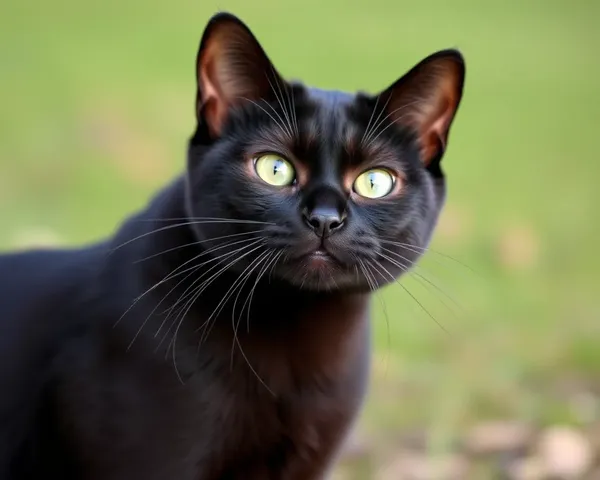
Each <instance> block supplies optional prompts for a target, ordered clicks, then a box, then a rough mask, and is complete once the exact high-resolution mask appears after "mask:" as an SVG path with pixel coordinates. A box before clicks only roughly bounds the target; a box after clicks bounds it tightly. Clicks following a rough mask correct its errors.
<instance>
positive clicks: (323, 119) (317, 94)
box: [306, 88, 358, 143]
mask: <svg viewBox="0 0 600 480" xmlns="http://www.w3.org/2000/svg"><path fill="white" fill-rule="evenodd" d="M306 98H307V100H308V101H309V102H310V104H311V105H312V107H313V108H312V115H310V118H308V125H309V129H311V130H314V131H313V132H311V133H312V135H309V137H312V139H313V140H321V141H323V140H325V141H331V140H334V139H335V140H337V141H338V142H342V143H347V142H350V143H352V141H353V139H354V137H355V136H356V135H357V133H358V131H357V128H356V127H357V126H356V124H355V123H354V122H352V121H351V119H350V116H349V115H348V113H349V110H350V109H351V108H352V106H353V105H354V103H355V101H356V97H355V95H352V94H350V93H347V92H341V91H337V90H323V89H318V88H308V89H307V90H306ZM310 127H312V128H310Z"/></svg>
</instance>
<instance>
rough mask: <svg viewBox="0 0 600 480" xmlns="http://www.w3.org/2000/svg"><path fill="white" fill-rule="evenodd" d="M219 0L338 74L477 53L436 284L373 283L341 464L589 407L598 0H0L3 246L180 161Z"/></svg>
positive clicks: (595, 346)
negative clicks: (353, 414)
mask: <svg viewBox="0 0 600 480" xmlns="http://www.w3.org/2000/svg"><path fill="white" fill-rule="evenodd" d="M219 9H224V10H229V11H232V12H234V13H236V14H238V15H239V16H241V17H242V18H243V19H244V20H245V21H246V22H247V23H248V24H249V26H250V27H251V28H252V29H253V31H254V32H255V34H256V36H257V37H258V39H259V40H260V41H261V42H262V44H263V46H264V47H265V49H266V50H267V52H268V54H269V55H270V57H271V59H272V60H273V61H274V63H275V64H276V65H277V67H278V69H279V70H280V71H281V72H282V73H283V74H284V75H285V76H287V77H294V78H301V79H303V80H304V81H306V82H307V83H310V84H313V85H316V86H319V87H324V88H336V89H344V90H356V89H363V90H368V91H372V92H374V91H377V90H379V89H381V88H382V87H385V86H387V85H388V84H389V83H390V82H391V81H393V80H394V79H396V78H397V77H399V76H400V75H402V74H403V73H404V72H405V71H406V70H407V69H408V68H410V67H411V66H412V65H413V64H414V63H416V62H417V61H419V60H420V59H421V58H423V57H425V56H426V55H428V54H430V53H432V52H433V51H435V50H438V49H442V48H447V47H458V48H459V49H461V50H462V52H463V53H464V55H465V57H466V61H467V80H466V89H465V95H464V99H463V103H462V105H461V108H460V110H459V113H458V116H457V118H456V121H455V124H454V127H453V130H452V132H451V137H450V142H449V149H448V151H447V154H446V157H445V159H444V164H445V170H446V173H447V175H448V178H449V199H448V204H447V206H446V209H445V210H444V214H443V217H442V219H441V222H440V225H439V228H438V230H437V233H436V236H435V238H434V242H433V245H432V248H433V250H435V252H431V253H429V254H428V255H427V256H426V257H425V258H424V259H423V262H422V263H421V266H420V267H419V268H418V269H417V270H416V272H417V273H418V274H420V275H422V276H423V277H426V278H427V279H428V280H429V281H430V282H431V283H433V284H435V287H433V286H432V285H431V284H430V283H427V282H426V281H424V280H423V277H420V276H418V275H412V276H411V277H408V278H406V279H404V281H403V285H404V286H405V287H406V288H407V289H408V290H409V291H410V292H411V294H412V295H414V297H416V298H417V299H418V301H419V302H420V303H421V305H422V306H423V307H424V308H421V306H420V305H419V304H418V303H417V302H416V301H415V300H414V299H413V298H412V297H411V296H410V295H408V294H407V293H406V291H405V290H403V289H402V288H401V287H399V286H393V287H389V288H388V289H387V290H385V291H384V292H383V294H382V295H380V297H379V300H376V301H375V303H374V307H375V309H376V318H377V322H376V325H375V336H376V351H375V358H374V362H373V382H372V388H371V394H370V397H369V401H368V404H367V407H366V409H365V411H364V415H363V417H362V419H361V422H360V423H359V425H358V428H357V433H356V437H355V439H354V444H355V447H356V448H354V450H353V452H354V453H353V454H352V455H350V456H349V458H348V459H347V460H345V463H346V464H348V465H350V466H351V468H349V469H347V470H346V473H345V474H344V475H346V476H348V478H401V477H400V476H394V475H395V474H393V473H389V471H390V469H392V468H394V467H393V464H394V462H395V460H394V458H395V456H397V455H396V454H397V452H398V451H399V450H402V449H405V448H408V447H406V442H407V440H406V439H405V436H406V435H407V434H410V435H412V436H414V437H418V439H419V440H418V441H417V443H423V445H422V446H417V447H414V448H416V449H424V450H425V451H426V452H428V455H433V456H435V455H443V454H445V453H447V452H449V451H455V450H454V449H455V448H459V447H456V445H457V444H456V443H455V442H456V440H460V439H461V438H464V436H465V435H467V434H468V432H469V431H470V429H471V428H473V426H476V425H481V424H482V422H488V421H491V420H493V421H497V422H517V423H518V424H519V425H533V426H535V427H536V428H537V427H539V428H544V427H547V426H550V425H568V426H571V428H575V429H577V430H578V431H581V432H588V431H589V429H591V428H594V426H595V425H597V422H598V421H599V420H600V417H599V410H598V408H597V407H598V405H597V404H598V398H599V397H598V394H599V393H600V381H599V380H600V377H599V376H598V374H599V373H600V348H599V339H600V302H599V301H598V296H599V295H600V289H599V285H600V275H599V274H598V270H599V269H600V254H599V253H598V251H597V249H598V237H599V234H600V213H598V208H599V207H600V203H599V200H600V198H599V197H600V195H599V194H598V193H597V192H598V190H597V187H598V185H597V184H598V181H599V180H600V161H599V159H598V157H597V154H596V152H597V135H598V131H597V129H598V127H599V126H600V87H599V79H598V75H600V57H599V56H598V47H600V28H598V20H600V2H595V1H592V0H588V1H586V0H575V1H572V2H567V1H552V0H547V1H541V0H531V1H522V2H519V1H517V0H510V1H509V0H507V1H504V2H483V1H482V2H477V1H475V0H470V1H454V2H448V1H438V2H430V1H423V2H402V1H399V0H396V1H393V0H371V1H369V2H358V1H342V0H327V1H326V2H322V3H321V2H317V1H313V0H304V1H301V2H292V1H275V0H262V1H254V2H251V1H248V0H246V1H243V0H235V1H234V0H221V1H220V2H216V1H212V0H210V1H209V0H206V1H202V2H200V1H196V2H192V1H189V0H170V1H168V2H165V1H163V2H161V1H158V0H119V1H117V0H104V1H103V2H82V1H75V0H53V1H42V0H38V1H34V0H29V1H27V0H3V1H2V2H1V4H0V109H1V110H0V112H1V114H0V219H1V225H2V226H1V227H0V247H1V248H2V249H9V248H17V247H20V248H22V247H26V246H32V245H41V244H44V245H63V244H81V243H83V242H87V241H91V240H94V239H98V238H100V237H103V236H106V235H108V234H110V233H111V232H112V231H113V230H114V229H115V227H116V226H117V224H118V223H119V222H120V221H121V220H122V219H123V218H124V217H125V216H126V215H128V214H130V213H131V212H133V211H134V210H136V209H138V208H141V207H143V205H144V204H145V202H147V201H148V199H149V198H150V196H151V195H152V194H153V192H155V191H156V190H157V189H158V188H160V187H161V186H162V185H163V184H166V183H167V181H168V180H169V179H170V178H172V176H173V175H176V174H178V173H179V172H180V171H181V169H182V167H183V165H184V156H185V149H186V142H187V140H188V136H189V135H190V134H191V132H192V128H193V125H194V114H193V113H194V107H193V105H194V95H195V84H194V82H195V78H194V62H195V55H196V48H197V46H198V42H199V39H200V35H201V33H202V30H203V28H204V25H205V24H206V21H207V20H208V18H209V16H210V15H211V14H213V13H214V12H215V11H217V10H219ZM449 257H452V258H449ZM384 306H385V308H384ZM425 310H427V312H429V313H427V312H426V311H425ZM430 314H431V316H430ZM431 317H434V319H432V318H431ZM438 324H439V325H438ZM440 325H441V327H440ZM586 402H587V403H586ZM356 445H358V446H356ZM411 448H412V447H411ZM459 449H460V448H459ZM355 461H356V462H358V463H356V464H354V463H352V462H355ZM359 467H360V468H359ZM496 468H500V467H497V465H496V464H494V462H488V463H486V462H483V463H481V465H479V464H478V466H477V468H476V469H475V470H472V471H471V473H469V474H468V478H501V477H495V476H494V475H496V474H497V473H494V472H495V470H494V469H496ZM382 472H388V473H387V475H388V476H387V477H386V476H385V475H386V473H382ZM339 473H340V475H342V473H343V469H340V470H339ZM352 475H353V476H354V477H352ZM402 478H404V477H402ZM406 478H408V477H406ZM415 478H416V477H415ZM440 478H442V477H440ZM443 478H445V477H443ZM465 478H466V477H465ZM590 478H591V477H590ZM594 478H595V477H594ZM599 478H600V477H599Z"/></svg>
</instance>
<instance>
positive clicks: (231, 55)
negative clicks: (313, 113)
mask: <svg viewBox="0 0 600 480" xmlns="http://www.w3.org/2000/svg"><path fill="white" fill-rule="evenodd" d="M196 73H197V81H198V93H197V98H196V113H197V116H198V121H199V122H202V123H205V124H206V126H207V127H208V130H209V132H210V135H211V136H212V137H213V138H214V137H218V136H219V135H220V134H221V130H222V128H223V125H224V124H225V122H226V120H227V116H228V115H229V113H230V112H231V109H232V108H234V107H235V106H236V105H239V104H241V103H243V102H259V101H260V100H271V99H272V96H273V95H274V91H273V89H274V88H284V86H285V85H286V83H285V82H284V81H283V79H282V78H281V76H280V75H279V74H278V73H277V71H276V70H275V68H274V67H273V64H272V63H271V61H270V60H269V58H268V57H267V55H266V54H265V52H264V50H263V48H262V47H261V46H260V44H259V43H258V40H256V38H255V37H254V35H253V34H252V32H251V31H250V29H249V28H248V27H247V26H246V25H245V24H244V23H243V22H242V21H241V20H240V19H239V18H237V17H236V16H234V15H232V14H230V13H226V12H224V13H218V14H216V15H214V16H213V17H212V18H211V19H210V20H209V22H208V25H207V26H206V29H205V30H204V34H203V36H202V40H201V42H200V48H199V50H198V57H197V61H196Z"/></svg>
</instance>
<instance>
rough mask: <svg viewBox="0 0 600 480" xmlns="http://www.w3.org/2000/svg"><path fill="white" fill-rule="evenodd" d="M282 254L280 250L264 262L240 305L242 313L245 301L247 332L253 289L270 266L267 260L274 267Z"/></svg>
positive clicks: (247, 329) (248, 330)
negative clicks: (244, 300)
mask: <svg viewBox="0 0 600 480" xmlns="http://www.w3.org/2000/svg"><path fill="white" fill-rule="evenodd" d="M282 255H283V250H282V251H280V252H279V253H278V254H276V255H275V256H274V258H273V259H272V260H270V261H267V262H265V266H264V268H263V269H262V270H261V271H260V272H258V276H257V277H256V280H255V281H254V285H253V286H252V288H251V289H250V293H249V294H248V298H247V299H246V302H244V305H242V312H241V313H242V314H243V313H244V308H245V307H246V303H248V313H247V315H246V331H247V332H250V305H251V304H252V298H253V297H254V291H255V290H256V286H257V285H258V282H259V281H260V279H261V277H262V276H263V275H264V274H265V273H266V272H267V269H268V268H269V267H270V263H269V262H271V263H272V264H273V267H275V264H276V263H277V261H278V260H279V259H280V258H281V256H282ZM240 315H241V314H240Z"/></svg>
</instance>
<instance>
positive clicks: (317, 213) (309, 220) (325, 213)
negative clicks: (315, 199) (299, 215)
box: [303, 207, 345, 237]
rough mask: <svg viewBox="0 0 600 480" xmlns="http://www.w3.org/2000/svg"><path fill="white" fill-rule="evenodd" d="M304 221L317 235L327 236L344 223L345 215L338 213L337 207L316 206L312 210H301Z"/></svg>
mask: <svg viewBox="0 0 600 480" xmlns="http://www.w3.org/2000/svg"><path fill="white" fill-rule="evenodd" d="M303 216H304V221H305V222H306V224H307V225H308V226H309V227H310V228H312V229H313V231H314V232H315V233H316V234H317V235H318V236H319V237H328V236H329V235H331V234H332V233H333V232H335V231H336V230H339V229H340V228H342V226H343V225H344V221H345V215H340V213H339V212H338V210H337V209H335V208H331V207H317V208H315V209H314V210H312V211H310V212H309V211H307V210H305V211H304V212H303Z"/></svg>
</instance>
